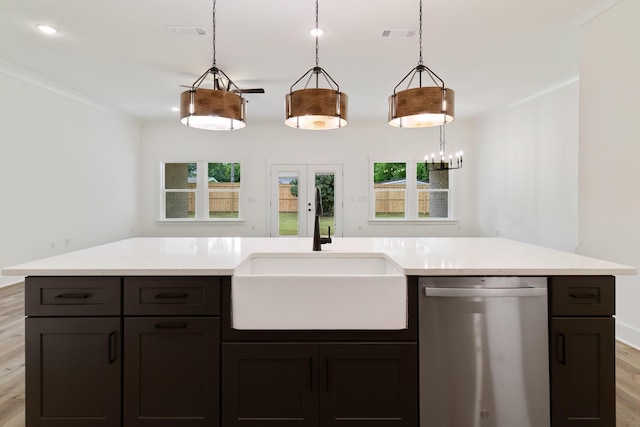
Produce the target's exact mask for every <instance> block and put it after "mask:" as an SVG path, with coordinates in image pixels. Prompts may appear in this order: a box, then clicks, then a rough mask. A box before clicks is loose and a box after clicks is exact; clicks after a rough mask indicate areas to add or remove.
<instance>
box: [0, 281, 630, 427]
mask: <svg viewBox="0 0 640 427" xmlns="http://www.w3.org/2000/svg"><path fill="white" fill-rule="evenodd" d="M616 412H617V418H618V422H617V427H639V426H640V350H637V349H635V348H633V347H630V346H628V345H626V344H623V343H621V342H616ZM24 425H25V423H24V284H22V283H21V284H16V285H11V286H6V287H3V288H0V426H2V427H24Z"/></svg>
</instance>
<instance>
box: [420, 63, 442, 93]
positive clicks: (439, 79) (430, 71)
mask: <svg viewBox="0 0 640 427" xmlns="http://www.w3.org/2000/svg"><path fill="white" fill-rule="evenodd" d="M423 67H424V69H425V71H426V72H427V73H428V74H429V77H431V80H433V82H434V83H436V85H437V84H438V83H437V82H436V81H435V79H434V77H435V78H436V79H437V80H438V81H439V82H440V87H441V88H443V89H444V80H442V79H441V78H440V77H438V75H437V74H436V73H434V72H433V70H431V68H429V67H427V66H426V65H423Z"/></svg>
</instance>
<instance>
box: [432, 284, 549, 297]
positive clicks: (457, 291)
mask: <svg viewBox="0 0 640 427" xmlns="http://www.w3.org/2000/svg"><path fill="white" fill-rule="evenodd" d="M424 295H425V296H427V297H453V298H464V297H475V298H494V297H539V296H546V295H547V288H430V287H428V286H425V288H424Z"/></svg>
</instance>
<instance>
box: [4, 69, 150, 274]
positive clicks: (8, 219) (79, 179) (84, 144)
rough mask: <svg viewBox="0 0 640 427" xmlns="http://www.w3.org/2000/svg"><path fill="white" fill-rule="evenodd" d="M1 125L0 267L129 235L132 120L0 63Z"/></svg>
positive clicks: (133, 204)
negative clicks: (83, 100)
mask: <svg viewBox="0 0 640 427" xmlns="http://www.w3.org/2000/svg"><path fill="white" fill-rule="evenodd" d="M0 129H2V135H1V139H0V189H1V191H2V194H1V197H0V204H1V207H0V268H2V267H8V266H10V265H15V264H19V263H22V262H26V261H31V260H34V259H38V258H43V257H47V256H52V255H57V254H60V253H63V252H68V251H71V250H77V249H81V248H86V247H89V246H95V245H98V244H101V243H105V242H109V241H114V240H119V239H122V238H125V237H128V236H130V235H132V234H133V233H135V228H136V227H137V215H138V164H139V152H140V127H139V125H138V124H136V123H132V122H130V121H127V120H126V119H124V118H123V117H119V116H118V115H117V114H113V113H110V112H106V111H101V110H100V109H98V108H96V106H94V105H91V104H90V102H81V100H80V99H79V98H78V97H77V95H75V94H72V93H71V92H69V93H66V92H65V89H64V88H61V87H56V86H54V85H53V84H51V83H50V82H46V81H42V80H40V79H39V78H38V77H37V76H34V75H31V74H29V73H28V72H26V71H24V70H20V69H16V68H13V67H11V66H10V65H9V64H6V63H0ZM52 242H54V243H53V244H54V245H55V247H54V248H52V247H51V246H52ZM18 279H19V278H15V277H8V276H5V277H2V276H0V285H2V284H6V283H9V282H12V281H15V280H18Z"/></svg>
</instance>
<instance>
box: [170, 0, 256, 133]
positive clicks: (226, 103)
mask: <svg viewBox="0 0 640 427" xmlns="http://www.w3.org/2000/svg"><path fill="white" fill-rule="evenodd" d="M212 18H213V33H212V34H213V36H212V45H213V61H212V62H213V65H212V66H211V68H209V69H208V70H207V71H205V72H204V73H203V74H202V75H201V76H200V77H198V79H197V80H196V81H195V82H193V84H192V85H191V86H190V87H189V90H186V91H184V92H182V94H180V122H181V123H182V124H183V125H185V126H189V127H193V128H198V129H206V130H237V129H242V128H244V127H245V126H246V123H245V112H246V100H245V99H244V98H243V97H242V91H241V90H240V89H239V88H238V87H237V86H236V84H235V83H233V81H232V80H231V79H230V78H229V77H228V76H227V75H226V74H225V73H224V71H222V70H221V69H219V68H218V67H217V66H216V0H213V14H212ZM207 77H211V78H212V81H213V82H212V83H213V85H212V86H213V89H206V88H201V87H200V85H201V84H202V83H203V82H204V81H205V80H206V79H207Z"/></svg>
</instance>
